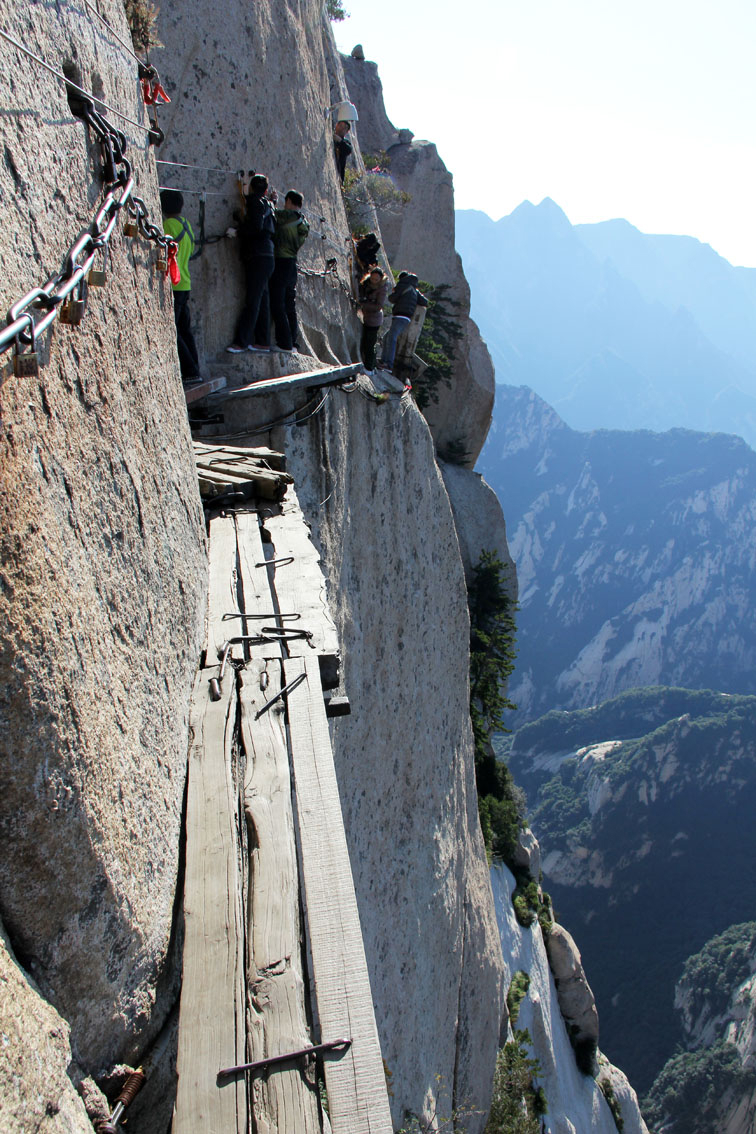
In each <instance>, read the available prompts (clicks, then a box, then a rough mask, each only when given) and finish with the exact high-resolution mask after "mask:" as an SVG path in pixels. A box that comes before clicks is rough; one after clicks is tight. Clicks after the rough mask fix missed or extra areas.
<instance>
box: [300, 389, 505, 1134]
mask: <svg viewBox="0 0 756 1134" xmlns="http://www.w3.org/2000/svg"><path fill="white" fill-rule="evenodd" d="M289 432H290V433H291V434H292V435H291V436H290V439H289V440H288V442H287V453H288V455H289V463H288V468H289V470H290V471H291V472H292V473H293V475H294V477H295V480H296V483H297V485H298V493H299V496H300V500H301V502H302V506H303V508H304V510H305V512H306V514H308V515H309V518H310V520H311V522H312V523H313V532H314V535H315V537H316V538H317V540H318V542H319V543H320V545H321V547H322V549H323V552H324V560H325V563H326V565H327V575H328V581H329V603H330V605H331V609H332V611H333V613H334V616H335V619H336V623H337V626H338V629H339V634H340V640H341V642H342V648H343V651H344V663H343V673H344V691H345V692H346V693H347V694H348V696H349V700H350V703H351V706H352V712H351V716H349V717H347V718H343V719H341V720H339V721H338V722H335V723H334V754H335V758H336V767H337V773H338V778H339V787H340V791H341V793H342V803H343V806H344V815H345V822H346V827H347V837H348V840H349V845H350V853H351V859H352V870H353V873H354V876H355V884H356V887H357V897H358V903H359V907H360V917H361V919H362V926H363V932H364V934H365V945H366V951H367V957H368V965H369V968H370V974H371V981H372V988H373V996H374V999H375V1003H376V1015H377V1021H378V1030H379V1033H380V1036H381V1042H382V1046H383V1054H384V1058H385V1059H386V1062H387V1064H388V1067H389V1069H390V1071H391V1073H392V1079H391V1083H392V1090H393V1096H394V1097H393V1100H392V1108H393V1112H394V1121H395V1123H396V1124H397V1126H399V1125H401V1124H402V1122H403V1120H404V1117H405V1111H412V1112H415V1113H417V1114H418V1115H423V1114H426V1115H427V1114H428V1113H429V1110H431V1109H432V1099H433V1097H434V1096H435V1095H437V1094H438V1096H439V1103H440V1106H441V1109H442V1112H444V1113H446V1112H447V1111H448V1112H450V1111H451V1109H452V1105H453V1104H454V1103H455V1101H456V1102H457V1103H458V1102H459V1101H461V1100H475V1101H476V1105H478V1106H482V1107H485V1106H487V1101H488V1098H489V1097H490V1089H491V1077H492V1071H493V1062H494V1058H495V1053H496V1046H497V1040H498V1035H499V1028H500V1022H501V1014H502V995H503V982H502V958H501V949H500V946H499V941H498V935H497V931H496V924H495V920H494V918H493V913H492V907H491V898H490V883H489V881H488V873H487V869H486V864H485V854H484V851H483V844H482V837H481V834H480V827H479V823H478V816H477V797H476V793H475V785H474V778H473V767H472V734H471V730H470V724H469V714H468V707H467V695H468V694H467V666H468V660H467V654H466V651H465V649H460V644H461V643H463V642H466V641H467V640H468V639H469V621H468V613H467V603H466V590H465V582H464V574H463V569H462V563H461V561H460V556H459V547H458V542H457V535H456V531H455V527H454V521H453V517H452V511H451V508H450V506H449V499H448V496H447V494H446V491H445V489H444V484H443V481H442V479H441V476H440V474H439V472H438V470H437V468H436V466H435V463H434V460H433V446H432V442H431V438H430V435H429V433H428V429H427V426H426V424H425V422H424V420H423V418H422V416H421V415H420V414H419V413H418V411H417V410H416V409H415V408H414V406H412V405H411V404H409V403H406V402H405V401H402V402H399V401H396V400H392V401H391V402H389V403H387V404H385V405H383V406H376V405H375V404H374V403H372V402H370V401H368V400H366V399H365V398H362V397H360V395H359V393H358V392H355V393H353V394H345V393H341V392H339V393H336V394H334V395H333V397H332V398H331V399H330V400H329V402H328V403H327V406H326V408H325V410H324V412H323V414H322V415H321V416H319V417H317V418H315V419H313V423H312V424H311V425H310V427H309V428H307V429H295V430H291V431H289ZM324 452H327V453H328V463H327V465H324V463H323V460H322V454H323V453H324ZM324 501H325V502H326V503H325V504H323V503H322V502H324ZM421 832H427V833H428V835H429V836H430V837H425V836H424V835H422V834H421ZM436 1076H440V1087H439V1082H437V1080H436ZM471 1129H476V1127H474V1126H473V1127H471Z"/></svg>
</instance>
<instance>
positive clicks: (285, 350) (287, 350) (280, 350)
mask: <svg viewBox="0 0 756 1134" xmlns="http://www.w3.org/2000/svg"><path fill="white" fill-rule="evenodd" d="M275 349H276V350H277V351H278V353H279V354H293V353H294V348H293V347H290V346H276V348H275Z"/></svg>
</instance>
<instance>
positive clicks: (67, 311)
mask: <svg viewBox="0 0 756 1134" xmlns="http://www.w3.org/2000/svg"><path fill="white" fill-rule="evenodd" d="M84 307H85V303H84V300H83V299H67V300H66V301H65V303H64V304H63V305H62V306H61V309H60V312H59V314H58V318H59V319H60V321H61V323H62V324H63V325H64V326H65V327H78V326H79V324H80V323H81V321H82V319H83V318H84Z"/></svg>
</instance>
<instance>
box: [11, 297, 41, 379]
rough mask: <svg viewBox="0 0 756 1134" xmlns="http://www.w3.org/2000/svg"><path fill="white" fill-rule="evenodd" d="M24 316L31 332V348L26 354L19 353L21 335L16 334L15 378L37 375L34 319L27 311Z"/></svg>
mask: <svg viewBox="0 0 756 1134" xmlns="http://www.w3.org/2000/svg"><path fill="white" fill-rule="evenodd" d="M26 318H27V319H28V320H29V330H30V332H31V350H30V351H27V352H26V354H22V353H21V336H20V334H19V335H16V349H15V351H14V353H13V373H14V374H15V375H16V377H17V378H37V377H39V356H38V354H37V336H36V331H35V327H34V319H33V318H32V316H31V315H30V314H29V313H28V312H27V313H26Z"/></svg>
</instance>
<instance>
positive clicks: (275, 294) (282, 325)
mask: <svg viewBox="0 0 756 1134" xmlns="http://www.w3.org/2000/svg"><path fill="white" fill-rule="evenodd" d="M302 203H303V197H302V194H301V193H298V192H297V190H296V189H290V190H289V192H288V193H287V194H286V197H285V198H284V207H283V208H282V209H276V231H275V235H274V237H273V247H274V249H275V260H276V264H275V267H274V269H273V275H272V276H271V278H270V307H271V314H272V315H273V325H274V327H275V332H276V346H277V347H278V349H279V350H283V351H286V352H289V351H291V350H299V343H298V342H297V339H298V331H299V329H298V327H297V252H298V251H299V249H300V248H301V247H302V245H303V244H304V242H305V240H306V239H307V234H308V232H309V231H310V226H309V224H308V222H307V221H306V220H305V218H304V217H303V216H302V213H301V209H302Z"/></svg>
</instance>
